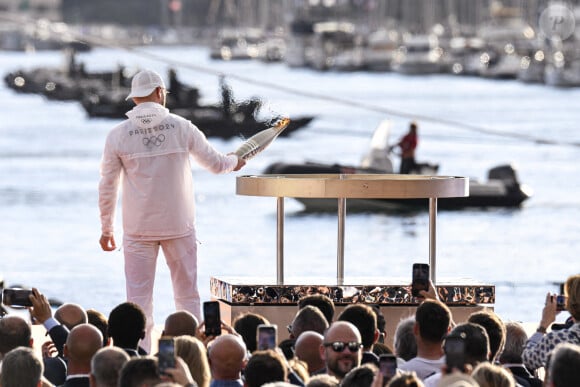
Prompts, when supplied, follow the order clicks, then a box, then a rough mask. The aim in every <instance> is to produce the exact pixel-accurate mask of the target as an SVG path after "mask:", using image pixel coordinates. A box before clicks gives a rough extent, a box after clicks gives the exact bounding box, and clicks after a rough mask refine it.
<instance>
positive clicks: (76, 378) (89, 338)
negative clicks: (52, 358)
mask: <svg viewBox="0 0 580 387" xmlns="http://www.w3.org/2000/svg"><path fill="white" fill-rule="evenodd" d="M102 347H103V335H101V332H99V330H98V329H97V328H96V327H95V326H93V325H91V324H80V325H77V326H76V327H74V328H73V329H72V330H71V331H70V334H69V335H68V338H67V340H66V344H65V345H64V356H65V357H66V359H67V364H68V367H67V375H66V381H65V382H64V384H62V387H90V381H89V374H90V373H91V359H92V358H93V356H94V355H95V353H97V351H98V350H99V349H101V348H102Z"/></svg>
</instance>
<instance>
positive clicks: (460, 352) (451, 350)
mask: <svg viewBox="0 0 580 387" xmlns="http://www.w3.org/2000/svg"><path fill="white" fill-rule="evenodd" d="M444 350H445V364H446V366H447V372H451V370H453V369H454V368H456V369H457V370H459V371H461V372H463V370H464V369H465V339H464V338H463V337H461V336H447V338H446V339H445V344H444Z"/></svg>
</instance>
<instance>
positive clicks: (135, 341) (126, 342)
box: [109, 302, 146, 357]
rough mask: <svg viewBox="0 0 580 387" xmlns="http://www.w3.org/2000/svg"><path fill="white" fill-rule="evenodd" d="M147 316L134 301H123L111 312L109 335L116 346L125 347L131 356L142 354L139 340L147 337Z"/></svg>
mask: <svg viewBox="0 0 580 387" xmlns="http://www.w3.org/2000/svg"><path fill="white" fill-rule="evenodd" d="M145 327H146V317H145V312H144V311H143V309H142V308H141V307H140V306H139V305H137V304H135V303H133V302H123V303H121V304H119V305H117V306H116V307H115V308H113V310H112V311H111V313H109V335H110V336H111V339H113V345H114V346H115V347H119V348H123V349H124V350H125V352H127V354H128V355H129V356H131V357H138V356H140V353H139V341H140V340H141V339H143V338H144V337H145Z"/></svg>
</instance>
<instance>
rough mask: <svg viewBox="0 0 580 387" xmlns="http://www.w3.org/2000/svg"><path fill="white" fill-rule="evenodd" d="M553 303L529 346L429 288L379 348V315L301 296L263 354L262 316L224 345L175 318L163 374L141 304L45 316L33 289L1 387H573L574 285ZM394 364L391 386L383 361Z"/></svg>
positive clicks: (240, 322)
mask: <svg viewBox="0 0 580 387" xmlns="http://www.w3.org/2000/svg"><path fill="white" fill-rule="evenodd" d="M556 296H557V295H555V294H548V295H547V296H546V299H545V305H544V307H543V310H542V314H541V319H540V323H539V326H538V329H537V331H536V332H535V333H534V334H533V335H531V336H530V337H528V335H527V333H526V330H525V329H524V327H523V326H522V324H521V323H517V322H511V321H505V322H504V321H502V319H501V318H500V317H499V316H498V315H497V314H496V313H495V312H493V311H492V310H488V309H477V310H476V311H474V312H473V313H471V314H470V315H469V317H468V318H467V320H466V321H464V322H456V321H455V320H454V318H453V313H452V311H451V310H450V309H449V308H448V307H447V306H446V305H445V303H443V302H441V301H440V300H439V299H438V295H437V293H436V291H435V289H434V286H432V285H431V286H430V287H429V290H427V291H422V292H421V296H420V297H419V301H420V303H419V305H418V306H417V308H416V310H415V314H414V315H412V316H408V317H406V318H404V319H402V320H401V321H399V323H398V326H397V329H396V331H395V336H394V337H392V338H387V337H386V333H385V322H386V320H388V313H386V314H383V311H384V310H385V308H383V311H381V309H380V308H379V307H377V306H374V305H368V304H364V303H356V304H350V305H347V306H346V307H344V309H342V311H341V312H340V313H337V315H335V311H336V309H335V305H334V303H333V301H332V300H331V299H330V298H328V297H326V296H324V295H320V294H317V295H309V296H305V297H304V298H303V299H301V300H300V302H299V303H298V305H297V310H296V313H295V315H294V317H293V318H292V319H291V321H288V326H287V328H288V334H287V336H285V335H283V334H282V333H281V330H278V333H279V334H278V337H277V341H276V343H275V346H274V347H272V348H268V349H264V348H259V346H258V333H257V332H258V330H259V326H261V325H268V324H270V322H269V321H268V319H267V318H265V317H264V316H262V315H260V314H257V313H251V312H246V313H242V314H239V315H236V316H234V318H233V321H232V322H231V324H228V323H226V322H224V321H222V327H221V328H222V329H221V330H222V332H221V334H219V335H218V336H207V335H206V333H205V322H204V321H199V320H198V318H197V317H195V315H193V314H192V313H190V312H188V311H186V310H179V311H177V312H174V313H172V314H171V315H169V316H167V318H166V320H165V324H164V326H163V331H162V332H161V336H162V337H163V338H164V339H167V338H170V339H171V340H172V342H173V348H174V355H173V357H174V359H173V360H174V362H171V366H169V367H168V368H167V367H164V368H160V365H161V363H160V361H159V358H160V356H159V353H147V351H146V350H145V349H144V348H143V347H142V345H141V344H142V342H143V339H144V338H145V334H146V329H147V321H146V319H147V317H146V313H145V312H144V311H143V309H142V308H141V307H140V306H139V305H138V304H136V303H133V302H129V301H126V302H123V303H121V304H119V305H117V306H116V307H115V308H113V309H112V310H111V312H110V313H109V315H108V316H106V315H104V314H103V313H101V312H99V311H97V310H94V309H88V310H85V309H84V308H83V307H82V306H81V305H78V304H74V303H64V304H62V305H61V306H59V307H58V308H57V309H56V310H54V312H53V308H52V307H51V305H50V303H49V301H48V299H47V297H46V296H45V295H44V294H42V293H40V292H39V291H38V290H37V289H33V290H32V293H31V295H30V301H31V304H32V306H31V307H29V312H30V319H25V318H24V317H22V316H21V315H18V314H8V315H6V316H4V317H3V318H2V319H0V386H1V387H28V386H30V387H33V386H65V387H68V386H93V387H105V386H106V387H116V386H119V387H144V386H145V387H149V386H151V387H152V386H199V387H219V386H237V387H260V386H268V387H275V386H286V387H288V386H309V387H338V386H344V387H350V386H353V387H382V386H385V385H386V386H394V387H396V386H417V387H421V386H456V387H458V386H481V387H488V386H489V387H504V386H505V387H515V386H520V387H535V386H547V387H574V386H580V373H579V372H578V369H580V274H578V275H573V276H570V277H569V278H568V279H567V281H566V283H565V285H564V296H565V310H564V311H560V310H558V309H559V307H558V305H557V301H556ZM561 312H564V313H569V314H570V317H569V319H568V320H567V323H566V324H554V322H555V321H556V316H557V314H558V313H561ZM33 324H37V325H38V326H39V328H40V329H42V328H41V327H44V329H45V330H46V340H45V341H44V342H42V343H36V342H34V339H33V335H32V325H33ZM391 342H392V343H393V345H392V346H391V345H390V344H389V343H391ZM458 344H460V345H459V346H458ZM40 354H41V355H40ZM393 357H395V358H396V364H397V369H396V372H395V373H394V374H393V375H392V374H389V373H386V372H384V368H383V359H387V358H393Z"/></svg>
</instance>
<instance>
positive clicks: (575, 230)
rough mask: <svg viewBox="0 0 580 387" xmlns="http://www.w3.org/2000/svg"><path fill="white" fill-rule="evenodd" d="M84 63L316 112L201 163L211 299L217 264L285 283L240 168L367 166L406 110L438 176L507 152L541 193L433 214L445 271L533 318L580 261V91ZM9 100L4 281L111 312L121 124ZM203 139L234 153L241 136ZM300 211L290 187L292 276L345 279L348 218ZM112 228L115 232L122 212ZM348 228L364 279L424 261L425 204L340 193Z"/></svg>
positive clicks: (236, 65) (166, 304) (269, 209)
mask: <svg viewBox="0 0 580 387" xmlns="http://www.w3.org/2000/svg"><path fill="white" fill-rule="evenodd" d="M78 60H79V61H82V62H84V63H85V67H86V70H87V71H106V70H112V69H114V68H116V67H117V66H118V65H119V64H122V65H124V66H127V67H128V68H137V67H139V68H144V67H148V68H153V69H155V70H157V71H159V72H160V73H162V74H167V70H168V69H169V67H170V66H173V67H174V68H176V70H177V72H178V77H179V78H180V80H182V81H183V82H185V83H187V84H192V85H195V86H197V87H199V89H200V92H201V95H202V99H203V102H208V103H209V102H217V101H218V100H219V98H220V93H219V86H218V85H219V82H218V77H217V76H216V73H217V72H222V73H223V74H225V75H226V80H227V81H228V82H229V84H230V86H231V87H232V90H233V93H234V97H235V98H236V99H238V100H240V99H244V98H249V97H253V96H256V97H259V98H261V100H262V101H263V106H262V110H261V112H262V113H261V114H263V115H264V116H272V115H274V114H284V115H288V116H289V117H290V118H292V117H297V116H300V115H314V116H316V119H315V120H314V121H313V122H312V123H311V124H310V125H309V126H308V127H306V128H303V129H301V130H299V131H297V132H295V133H293V134H292V135H291V136H290V137H279V138H278V139H276V141H275V142H274V143H272V144H271V145H270V147H269V148H268V149H267V150H265V151H264V152H262V153H261V154H260V155H258V156H257V157H255V158H254V159H252V160H250V161H249V162H248V164H247V166H246V167H245V168H244V169H243V170H242V171H240V172H237V173H233V174H227V175H213V174H211V173H209V172H207V171H205V170H204V169H202V168H201V167H199V166H198V165H195V164H194V165H193V170H192V173H193V175H194V182H195V189H196V194H195V201H196V206H197V207H196V224H197V233H198V239H199V248H198V254H199V264H198V265H199V287H200V292H201V296H202V300H208V299H209V298H210V293H209V279H210V277H212V276H216V277H244V276H248V277H260V278H264V279H265V280H266V279H267V280H268V281H270V282H271V281H274V280H275V278H276V199H275V198H264V197H247V196H239V195H236V192H235V183H236V176H240V175H248V174H260V173H261V172H262V171H263V170H264V169H265V168H266V167H267V166H268V165H269V164H270V163H273V162H276V161H296V162H301V161H305V160H310V161H320V162H329V163H333V162H337V163H343V164H352V165H357V164H358V163H360V161H361V158H362V156H363V154H364V153H365V151H366V150H367V148H368V146H369V143H370V137H371V135H372V132H373V130H374V129H375V127H376V126H377V125H378V124H379V123H380V122H381V121H382V120H384V119H389V120H391V122H392V133H391V140H392V141H396V140H397V138H398V137H400V136H401V135H403V134H404V133H405V131H406V129H407V126H408V124H409V121H410V120H411V118H412V117H413V116H415V117H417V121H418V123H419V130H418V132H419V137H420V142H419V147H418V156H417V158H418V160H419V161H426V162H432V163H438V164H439V165H440V168H439V173H440V174H442V175H452V176H466V177H470V178H475V179H481V180H485V179H486V172H487V170H488V169H489V168H492V167H494V166H496V165H499V164H506V163H512V164H514V165H515V166H516V167H517V171H518V175H519V178H520V180H521V182H523V183H525V184H527V185H529V186H530V187H531V188H532V189H533V193H534V194H533V197H532V198H531V199H529V200H528V201H526V202H525V203H524V204H523V206H522V207H521V208H517V209H504V208H498V209H484V210H482V209H466V210H461V211H440V212H439V213H438V217H437V278H446V277H448V278H469V279H473V280H475V281H480V282H485V283H489V284H493V285H495V286H496V303H495V310H496V312H497V313H499V314H500V316H501V317H502V318H503V319H504V320H513V321H525V322H534V321H537V320H539V318H540V316H541V309H542V306H543V303H544V296H545V294H546V293H547V292H557V291H558V286H557V285H556V283H558V282H562V281H564V280H565V279H566V278H567V277H568V276H569V275H571V274H577V273H579V272H580V259H579V258H578V255H579V253H580V227H579V224H580V222H579V219H580V177H579V176H578V173H579V172H580V168H579V164H578V160H579V159H580V89H556V88H550V87H547V86H543V85H531V84H524V83H520V82H518V81H515V80H510V81H507V80H503V81H500V80H490V79H481V78H474V77H456V76H451V75H430V76H403V75H399V74H395V73H365V72H354V73H338V72H317V71H314V70H310V69H299V68H289V67H288V66H286V65H285V64H283V63H276V64H266V63H262V62H254V61H237V62H220V61H212V60H211V59H210V58H209V52H208V50H207V49H206V48H203V47H171V48H148V49H147V50H144V51H132V52H128V51H122V50H117V49H104V48H100V49H94V50H93V51H91V52H87V53H83V54H80V55H79V57H78ZM62 62H63V57H62V55H61V54H60V53H58V52H39V53H36V54H29V53H28V54H27V53H7V52H2V53H0V70H1V72H2V74H3V75H4V74H5V73H6V72H8V71H13V70H16V69H18V68H35V67H53V66H59V65H61V64H62ZM248 81H249V82H248ZM0 99H1V104H0V109H1V111H2V120H0V160H1V162H0V214H1V215H0V246H1V247H0V276H1V277H3V279H4V280H5V282H6V285H7V286H10V285H14V284H22V285H25V286H34V287H37V288H39V289H40V291H41V292H43V293H45V294H46V295H47V296H48V297H52V298H56V299H59V300H61V301H66V302H76V303H79V304H81V305H83V306H84V307H85V308H95V309H97V310H100V311H102V312H103V313H105V314H108V313H109V312H110V310H111V309H112V308H113V307H114V306H115V305H117V304H118V303H120V302H123V301H124V300H125V298H124V297H125V287H124V286H125V284H124V274H123V252H122V247H121V251H115V252H112V253H107V252H102V251H101V250H100V247H99V244H98V240H99V236H100V222H99V213H98V206H97V199H98V192H97V186H98V181H99V162H100V157H101V151H102V148H103V145H104V140H105V136H106V135H107V132H108V130H109V129H111V128H112V126H113V125H115V124H116V123H117V122H119V121H118V120H110V119H89V118H88V117H87V115H86V114H85V112H84V110H83V109H82V107H81V106H80V104H79V103H77V102H55V101H48V100H47V99H45V98H43V97H42V96H38V95H25V94H17V93H15V92H13V91H12V90H10V89H8V88H7V87H6V85H4V84H2V85H0ZM450 122H451V123H450ZM480 129H481V130H480ZM210 141H211V142H212V144H213V145H214V146H215V147H217V148H218V149H219V150H221V151H223V152H231V151H234V150H235V149H236V148H237V147H238V146H239V145H240V144H241V143H242V142H243V139H241V138H233V139H230V140H222V139H214V138H210ZM397 165H398V160H395V166H397ZM301 208H302V207H301V205H300V204H299V203H297V202H295V201H294V200H293V199H290V198H288V199H285V209H286V219H285V230H284V235H285V250H284V252H285V254H284V255H285V274H286V276H287V277H308V278H336V256H337V215H336V214H335V213H329V214H306V213H303V212H302V211H301ZM117 224H118V225H119V227H118V229H117V233H116V239H117V241H121V240H122V235H121V230H120V219H119V218H118V219H117ZM345 232H346V237H345V249H344V257H345V261H344V262H345V265H344V269H345V277H346V278H345V280H346V281H347V282H348V278H349V277H351V278H354V277H365V276H369V277H384V278H386V279H388V278H403V279H405V278H408V280H409V282H410V276H411V266H412V264H413V263H414V262H428V260H429V218H428V211H427V209H425V211H418V212H413V213H398V214H388V213H387V214H385V213H372V214H358V213H352V214H351V213H348V201H347V217H346V224H345ZM157 271H158V273H157V277H156V284H155V316H156V323H160V322H162V321H163V319H164V317H165V316H166V315H167V314H168V313H170V312H171V311H172V310H173V308H174V306H173V299H172V289H171V284H170V279H169V273H168V270H167V267H166V265H165V263H164V261H163V257H162V256H161V257H160V260H159V262H158V269H157ZM387 318H388V316H387ZM563 319H565V316H564V315H562V316H559V319H558V320H563Z"/></svg>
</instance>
